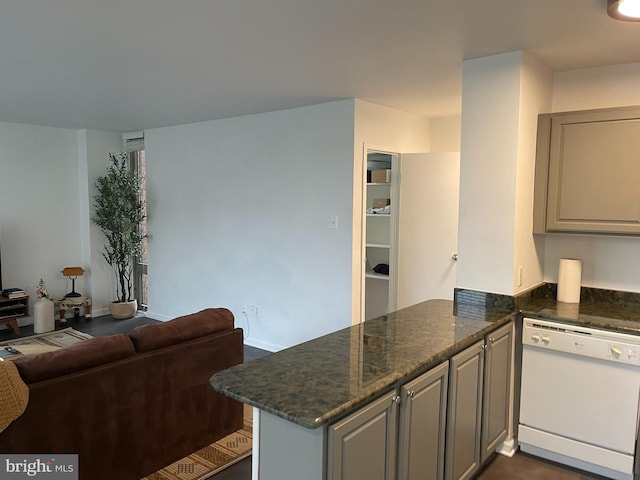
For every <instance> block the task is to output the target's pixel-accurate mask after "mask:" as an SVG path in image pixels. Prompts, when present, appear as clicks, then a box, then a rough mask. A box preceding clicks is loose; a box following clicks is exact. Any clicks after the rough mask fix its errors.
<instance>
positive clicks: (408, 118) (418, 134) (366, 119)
mask: <svg viewBox="0 0 640 480" xmlns="http://www.w3.org/2000/svg"><path fill="white" fill-rule="evenodd" d="M354 121H355V133H354V143H353V157H352V167H353V174H352V179H353V184H352V186H351V189H352V192H353V211H352V215H353V218H354V220H355V221H354V224H353V238H352V240H353V244H352V249H353V257H352V282H353V298H352V316H351V318H352V322H353V323H358V322H359V321H360V320H361V319H362V318H363V315H362V312H363V311H364V297H363V296H362V291H363V285H362V283H363V279H364V273H363V262H362V258H363V256H362V250H363V247H364V246H363V233H362V227H363V224H362V213H363V212H364V206H363V205H364V203H363V202H364V192H363V185H364V182H365V171H366V149H367V148H371V149H378V150H382V151H388V152H394V153H422V152H428V151H429V149H430V146H431V145H430V133H429V132H430V128H429V120H428V119H426V118H422V117H417V116H415V115H412V114H409V113H405V112H401V111H399V110H394V109H392V108H388V107H383V106H381V105H377V104H374V103H370V102H365V101H362V100H358V99H356V100H355V120H354Z"/></svg>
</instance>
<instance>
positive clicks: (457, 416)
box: [445, 341, 484, 480]
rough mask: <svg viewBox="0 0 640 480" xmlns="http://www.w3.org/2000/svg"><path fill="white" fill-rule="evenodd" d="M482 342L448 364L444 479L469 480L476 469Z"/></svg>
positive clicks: (479, 419) (480, 402)
mask: <svg viewBox="0 0 640 480" xmlns="http://www.w3.org/2000/svg"><path fill="white" fill-rule="evenodd" d="M483 352H484V341H480V342H478V343H476V344H474V345H472V346H470V347H469V348H467V349H466V350H464V351H462V352H460V353H459V354H457V355H455V356H454V357H452V358H451V360H450V369H449V371H450V373H449V402H448V408H447V410H448V411H447V416H448V419H447V433H446V437H447V438H446V452H445V478H446V479H447V480H461V479H467V478H471V477H472V475H473V474H474V473H475V472H476V471H477V470H478V467H479V466H480V425H481V420H482V377H483V363H484V355H483Z"/></svg>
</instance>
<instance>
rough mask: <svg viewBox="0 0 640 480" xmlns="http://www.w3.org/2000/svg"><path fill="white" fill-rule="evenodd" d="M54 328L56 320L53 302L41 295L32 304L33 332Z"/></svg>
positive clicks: (47, 330)
mask: <svg viewBox="0 0 640 480" xmlns="http://www.w3.org/2000/svg"><path fill="white" fill-rule="evenodd" d="M55 328H56V320H55V316H54V313H53V302H52V301H51V300H49V299H48V298H44V297H42V298H41V299H40V300H38V301H37V302H35V304H34V305H33V332H34V333H45V332H51V331H52V330H55Z"/></svg>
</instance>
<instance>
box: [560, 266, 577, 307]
mask: <svg viewBox="0 0 640 480" xmlns="http://www.w3.org/2000/svg"><path fill="white" fill-rule="evenodd" d="M581 283H582V260H580V259H577V258H561V259H560V266H559V267H558V301H559V302H565V303H580V284H581Z"/></svg>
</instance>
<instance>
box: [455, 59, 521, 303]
mask: <svg viewBox="0 0 640 480" xmlns="http://www.w3.org/2000/svg"><path fill="white" fill-rule="evenodd" d="M521 59H522V55H521V53H520V52H512V53H507V54H503V55H495V56H492V57H485V58H479V59H474V60H467V61H465V62H464V64H463V78H462V142H461V149H460V215H459V224H458V225H459V227H458V253H459V257H458V258H459V259H458V267H457V280H456V285H457V286H458V287H461V288H469V289H473V290H483V291H489V292H496V293H505V294H511V290H512V278H513V277H512V272H513V255H514V238H513V232H514V221H515V187H516V183H515V178H516V160H517V155H518V122H519V102H520V75H521Z"/></svg>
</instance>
